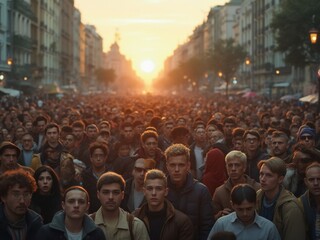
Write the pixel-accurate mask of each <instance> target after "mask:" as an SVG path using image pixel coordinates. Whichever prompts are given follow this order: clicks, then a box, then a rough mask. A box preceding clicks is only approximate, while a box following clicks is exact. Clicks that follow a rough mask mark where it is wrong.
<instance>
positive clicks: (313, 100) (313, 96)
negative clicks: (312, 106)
mask: <svg viewBox="0 0 320 240" xmlns="http://www.w3.org/2000/svg"><path fill="white" fill-rule="evenodd" d="M299 101H301V102H308V103H316V102H318V94H310V95H308V96H304V97H302V98H299Z"/></svg>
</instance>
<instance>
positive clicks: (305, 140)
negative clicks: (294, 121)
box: [299, 134, 316, 148]
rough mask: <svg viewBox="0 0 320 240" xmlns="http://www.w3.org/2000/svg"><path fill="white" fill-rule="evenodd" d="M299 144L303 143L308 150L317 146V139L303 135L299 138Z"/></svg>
mask: <svg viewBox="0 0 320 240" xmlns="http://www.w3.org/2000/svg"><path fill="white" fill-rule="evenodd" d="M299 143H302V144H303V145H305V146H306V147H307V148H312V147H314V146H315V144H316V143H315V139H314V137H313V136H312V135H309V134H303V135H302V136H300V137H299Z"/></svg>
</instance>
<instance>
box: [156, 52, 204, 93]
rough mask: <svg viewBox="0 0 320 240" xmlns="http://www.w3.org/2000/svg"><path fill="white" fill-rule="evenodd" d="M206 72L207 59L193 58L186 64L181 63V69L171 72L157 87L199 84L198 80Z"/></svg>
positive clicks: (160, 80) (157, 83)
mask: <svg viewBox="0 0 320 240" xmlns="http://www.w3.org/2000/svg"><path fill="white" fill-rule="evenodd" d="M205 71H206V63H205V59H201V58H197V57H193V58H190V59H189V60H187V61H185V62H181V63H180V64H179V67H177V68H175V69H173V70H172V71H170V72H169V73H168V74H167V76H166V78H162V79H159V80H158V82H156V84H155V86H156V87H162V88H170V87H179V86H187V85H188V84H190V82H195V83H196V84H198V80H199V79H200V78H201V77H202V76H203V75H204V72H205Z"/></svg>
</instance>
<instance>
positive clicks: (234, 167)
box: [226, 158, 247, 181]
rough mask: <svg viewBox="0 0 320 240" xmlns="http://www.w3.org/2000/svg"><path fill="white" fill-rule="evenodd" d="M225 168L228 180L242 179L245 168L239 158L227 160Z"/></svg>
mask: <svg viewBox="0 0 320 240" xmlns="http://www.w3.org/2000/svg"><path fill="white" fill-rule="evenodd" d="M226 167H227V172H228V175H229V177H230V179H231V180H233V181H236V180H239V179H241V178H242V177H243V175H244V173H245V171H246V167H247V166H246V165H245V164H244V163H242V161H241V160H240V159H239V158H234V159H230V160H228V162H227V163H226Z"/></svg>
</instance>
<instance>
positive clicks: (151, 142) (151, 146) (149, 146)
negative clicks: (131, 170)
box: [142, 137, 158, 157]
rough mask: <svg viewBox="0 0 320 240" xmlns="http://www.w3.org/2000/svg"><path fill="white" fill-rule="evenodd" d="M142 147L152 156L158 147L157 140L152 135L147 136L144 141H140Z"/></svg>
mask: <svg viewBox="0 0 320 240" xmlns="http://www.w3.org/2000/svg"><path fill="white" fill-rule="evenodd" d="M142 147H143V149H144V151H145V153H146V155H147V156H148V157H154V156H155V154H156V149H157V147H158V141H157V139H155V138H153V137H150V138H147V139H146V141H145V142H144V143H142Z"/></svg>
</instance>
